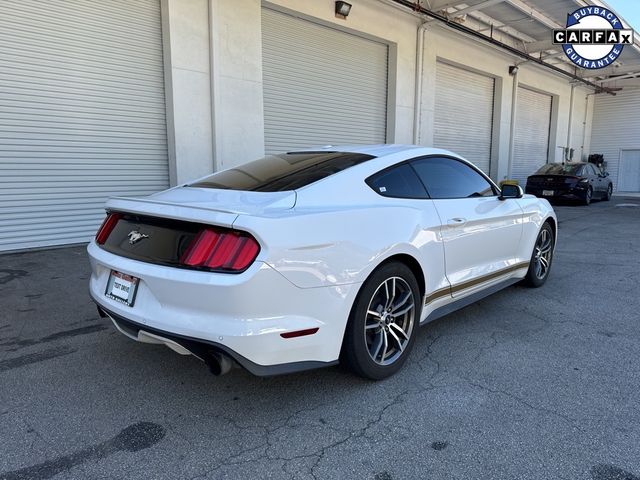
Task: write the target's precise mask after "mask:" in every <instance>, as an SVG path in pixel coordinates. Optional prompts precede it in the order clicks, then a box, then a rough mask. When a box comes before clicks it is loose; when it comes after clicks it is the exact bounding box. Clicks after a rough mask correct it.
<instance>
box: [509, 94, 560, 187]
mask: <svg viewBox="0 0 640 480" xmlns="http://www.w3.org/2000/svg"><path fill="white" fill-rule="evenodd" d="M551 101H552V97H551V95H546V94H544V93H539V92H534V91H533V90H529V89H528V88H524V87H518V100H517V104H516V131H515V135H514V147H513V163H512V165H511V178H512V179H515V180H518V183H519V184H520V185H522V186H523V188H524V185H526V183H527V177H528V176H529V175H532V174H533V173H534V172H535V171H536V170H538V168H540V167H541V166H542V165H544V164H545V163H547V160H548V158H549V129H550V127H551Z"/></svg>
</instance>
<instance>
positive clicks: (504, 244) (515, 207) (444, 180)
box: [411, 156, 528, 297]
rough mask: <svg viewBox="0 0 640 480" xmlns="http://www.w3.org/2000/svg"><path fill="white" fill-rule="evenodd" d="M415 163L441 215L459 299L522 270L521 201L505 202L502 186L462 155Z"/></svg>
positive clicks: (451, 277)
mask: <svg viewBox="0 0 640 480" xmlns="http://www.w3.org/2000/svg"><path fill="white" fill-rule="evenodd" d="M411 165H412V166H413V168H414V169H415V170H416V173H417V174H418V176H419V177H420V179H421V180H422V182H423V183H424V185H425V188H426V189H427V192H428V194H429V196H430V197H431V199H432V200H433V203H434V206H435V208H436V210H437V212H438V214H439V216H440V221H441V229H440V232H441V236H442V240H443V244H444V251H445V271H446V275H447V278H448V279H449V282H450V283H451V289H452V295H453V296H454V297H456V296H461V295H465V294H467V293H472V292H473V291H476V290H479V289H482V288H484V287H485V286H486V284H487V283H489V282H493V281H499V280H500V279H501V277H502V278H503V277H504V276H506V275H508V274H509V273H511V272H513V271H514V270H516V269H518V268H523V262H524V260H523V259H521V258H518V246H519V244H520V241H521V237H522V228H523V227H522V218H523V211H522V209H521V208H520V205H519V204H518V202H517V201H516V200H514V199H506V200H500V198H499V192H498V189H497V188H496V187H495V186H494V185H493V184H492V183H491V182H490V181H489V180H488V179H487V178H486V177H485V176H484V175H483V174H482V173H480V171H479V170H477V169H475V168H474V167H472V166H471V165H469V164H467V163H466V162H463V161H461V160H459V159H456V158H452V157H446V156H430V157H423V158H419V159H414V160H413V161H412V162H411ZM526 260H527V261H528V259H526ZM525 266H526V265H525Z"/></svg>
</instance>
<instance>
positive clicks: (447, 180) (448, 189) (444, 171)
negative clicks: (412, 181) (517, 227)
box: [411, 157, 498, 199]
mask: <svg viewBox="0 0 640 480" xmlns="http://www.w3.org/2000/svg"><path fill="white" fill-rule="evenodd" d="M411 165H413V168H415V170H416V172H417V173H418V176H419V177H420V180H422V183H424V186H425V187H427V192H429V196H430V197H431V198H434V199H435V198H471V197H492V196H495V195H497V194H498V192H497V191H496V190H495V188H494V187H493V185H491V184H490V183H489V182H488V181H487V180H486V179H485V178H484V177H483V176H482V175H480V174H479V173H478V172H476V171H475V170H474V169H473V168H471V167H469V166H468V165H466V164H465V163H463V162H460V161H458V160H454V159H452V158H445V157H430V158H422V159H418V160H414V161H413V162H411Z"/></svg>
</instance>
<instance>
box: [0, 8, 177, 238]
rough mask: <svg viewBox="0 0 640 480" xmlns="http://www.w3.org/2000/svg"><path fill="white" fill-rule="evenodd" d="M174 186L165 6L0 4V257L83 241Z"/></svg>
mask: <svg viewBox="0 0 640 480" xmlns="http://www.w3.org/2000/svg"><path fill="white" fill-rule="evenodd" d="M167 186H168V160H167V139H166V123H165V100H164V86H163V59H162V35H161V22H160V5H159V0H136V1H128V0H109V1H101V0H83V1H72V0H47V1H38V0H1V4H0V250H13V249H21V248H29V247H38V246H45V245H55V244H65V243H73V242H83V241H87V240H89V239H90V238H91V236H92V235H93V234H94V233H95V231H96V229H97V228H98V226H99V224H100V222H101V221H102V218H103V217H104V210H103V206H104V202H105V200H106V199H107V197H109V196H111V195H122V194H126V195H139V194H149V193H151V192H155V191H157V190H161V189H163V188H166V187H167Z"/></svg>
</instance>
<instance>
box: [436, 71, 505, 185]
mask: <svg viewBox="0 0 640 480" xmlns="http://www.w3.org/2000/svg"><path fill="white" fill-rule="evenodd" d="M493 91H494V80H493V78H491V77H486V76H484V75H478V74H477V73H473V72H469V71H467V70H463V69H461V68H456V67H452V66H451V65H447V64H446V63H442V62H438V63H437V64H436V104H435V112H434V116H435V118H434V137H433V145H434V146H435V147H438V148H445V149H447V150H451V151H453V152H455V153H457V154H459V155H462V156H463V157H465V158H466V159H467V160H469V161H471V162H473V163H474V164H475V165H476V166H477V167H479V168H480V169H482V171H484V172H485V173H486V174H487V175H489V173H490V167H491V135H492V131H493Z"/></svg>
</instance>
